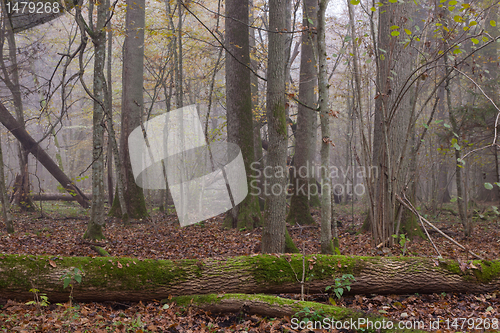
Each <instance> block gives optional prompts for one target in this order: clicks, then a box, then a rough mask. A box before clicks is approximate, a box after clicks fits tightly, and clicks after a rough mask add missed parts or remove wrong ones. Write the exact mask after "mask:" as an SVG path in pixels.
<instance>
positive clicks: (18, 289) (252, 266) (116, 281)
mask: <svg viewBox="0 0 500 333" xmlns="http://www.w3.org/2000/svg"><path fill="white" fill-rule="evenodd" d="M304 260H305V267H306V271H305V274H306V280H307V283H306V286H305V287H306V289H305V290H306V291H308V292H311V293H317V292H324V291H325V287H326V286H329V285H332V284H334V281H335V278H336V277H341V276H342V275H343V274H352V275H354V277H355V278H356V282H354V283H353V284H352V285H351V288H352V289H351V293H356V294H372V293H376V294H409V293H434V292H437V293H441V292H461V293H465V292H472V293H474V292H477V293H483V292H491V291H494V290H500V261H479V260H475V261H470V262H468V263H464V262H462V263H460V262H457V261H454V260H437V259H430V258H420V257H357V256H356V257H347V256H326V255H309V256H306V257H305V258H304ZM302 265H303V263H302V256H301V255H298V254H287V255H255V256H242V257H234V258H220V259H213V258H210V259H204V260H201V259H184V260H154V259H147V260H139V259H134V258H116V257H107V258H102V257H96V258H91V257H59V258H57V257H54V256H28V255H10V254H4V255H0V297H2V298H15V299H20V298H31V297H32V295H31V293H30V292H29V290H30V289H32V288H36V289H39V290H40V292H42V293H46V294H47V296H48V298H49V300H51V301H65V300H67V299H68V298H69V294H70V290H69V288H67V289H64V288H63V281H62V277H63V276H66V274H67V273H68V272H72V271H73V270H74V268H79V269H80V270H81V271H82V272H83V273H82V276H83V277H82V280H81V283H78V282H76V281H73V283H72V284H73V298H74V299H75V300H77V301H106V300H113V301H119V300H124V301H139V300H152V299H163V298H167V297H168V296H170V295H171V296H179V295H196V294H213V293H215V294H219V293H243V294H253V293H273V294H275V293H299V292H300V289H301V284H300V283H299V282H298V281H301V280H302Z"/></svg>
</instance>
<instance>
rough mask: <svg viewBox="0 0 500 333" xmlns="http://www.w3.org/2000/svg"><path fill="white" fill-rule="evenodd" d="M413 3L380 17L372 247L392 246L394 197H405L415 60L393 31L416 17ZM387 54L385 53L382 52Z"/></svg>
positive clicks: (389, 7) (387, 4) (388, 6)
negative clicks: (409, 86)
mask: <svg viewBox="0 0 500 333" xmlns="http://www.w3.org/2000/svg"><path fill="white" fill-rule="evenodd" d="M415 7H416V6H415V5H414V4H413V2H406V3H404V4H399V3H392V2H391V1H383V8H384V9H383V10H380V11H379V27H378V43H377V45H378V55H379V57H378V58H379V59H377V99H376V101H375V124H374V134H373V155H372V156H373V157H372V158H373V160H372V161H373V162H372V165H373V166H374V167H375V168H376V170H375V171H376V172H375V175H374V177H373V178H374V181H373V184H372V186H373V189H372V191H371V193H372V196H371V198H370V199H371V210H370V211H371V213H370V214H371V216H370V218H371V231H372V236H373V240H374V245H378V244H380V243H383V244H384V245H388V246H392V244H393V237H391V235H393V234H394V227H395V225H394V224H395V220H396V215H395V213H396V208H397V206H396V204H397V203H396V200H395V195H396V194H398V193H401V192H403V190H404V187H405V185H406V179H407V177H408V175H407V172H406V170H407V168H408V163H409V158H408V155H409V150H410V149H409V145H408V144H406V143H407V142H408V141H409V140H408V139H409V135H410V133H409V130H410V129H411V125H410V124H411V121H412V107H411V102H410V93H409V91H410V90H407V91H405V88H407V83H406V80H407V78H408V77H409V76H410V75H412V70H413V67H414V66H413V64H414V59H415V54H414V52H413V51H412V48H411V47H407V48H405V47H404V45H403V44H402V43H401V40H400V38H399V37H398V36H393V35H391V34H392V33H393V31H392V30H391V27H393V26H398V27H399V28H398V29H400V30H401V31H402V29H403V28H404V27H406V26H409V22H407V17H412V15H414V13H415ZM382 50H383V51H382Z"/></svg>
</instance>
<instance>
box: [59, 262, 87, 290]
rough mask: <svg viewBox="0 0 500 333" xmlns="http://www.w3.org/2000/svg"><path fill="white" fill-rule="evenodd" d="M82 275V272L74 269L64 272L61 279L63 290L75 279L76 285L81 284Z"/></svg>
mask: <svg viewBox="0 0 500 333" xmlns="http://www.w3.org/2000/svg"><path fill="white" fill-rule="evenodd" d="M82 273H83V271H82V270H81V269H79V268H76V267H75V269H74V270H73V271H68V272H66V274H64V275H63V276H62V277H61V280H63V283H64V289H66V288H67V287H68V286H69V285H70V283H71V280H72V279H75V281H76V282H78V283H82Z"/></svg>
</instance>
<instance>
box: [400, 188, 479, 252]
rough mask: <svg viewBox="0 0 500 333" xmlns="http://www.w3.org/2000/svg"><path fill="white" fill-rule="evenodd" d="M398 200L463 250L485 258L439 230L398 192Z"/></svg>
mask: <svg viewBox="0 0 500 333" xmlns="http://www.w3.org/2000/svg"><path fill="white" fill-rule="evenodd" d="M396 200H397V201H399V203H401V204H402V205H403V206H405V207H406V208H408V210H409V211H411V212H412V213H413V214H415V215H417V216H418V217H419V219H421V220H422V221H424V222H425V223H427V224H428V225H430V226H431V227H432V228H433V229H434V230H436V231H437V232H438V233H440V234H441V235H443V236H444V237H445V238H447V239H448V240H449V241H450V242H452V243H453V244H455V245H457V246H458V247H459V248H461V249H462V250H464V251H467V252H469V253H470V254H472V255H473V256H474V257H476V258H478V259H481V260H484V258H482V257H481V256H479V255H477V254H475V253H474V252H472V251H471V250H469V249H467V248H466V247H465V246H463V245H462V244H460V243H458V242H457V241H456V240H454V239H453V238H451V237H450V236H448V235H447V234H445V233H444V232H442V231H441V230H439V229H438V228H437V227H436V226H434V224H432V223H431V222H429V221H427V219H425V217H423V216H422V215H420V214H419V213H418V212H417V210H416V209H415V207H413V205H412V204H411V203H406V202H404V201H403V199H401V197H400V196H399V195H397V194H396Z"/></svg>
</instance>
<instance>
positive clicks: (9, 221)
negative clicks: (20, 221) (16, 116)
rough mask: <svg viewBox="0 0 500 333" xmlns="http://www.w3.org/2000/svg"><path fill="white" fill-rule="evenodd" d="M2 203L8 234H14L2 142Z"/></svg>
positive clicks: (0, 142)
mask: <svg viewBox="0 0 500 333" xmlns="http://www.w3.org/2000/svg"><path fill="white" fill-rule="evenodd" d="M0 139H1V136H0ZM0 202H1V203H2V215H3V220H4V222H5V226H6V228H7V232H8V233H13V232H14V223H13V222H12V217H11V215H10V204H9V198H8V197H7V189H6V188H5V173H4V164H3V153H2V140H0Z"/></svg>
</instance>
